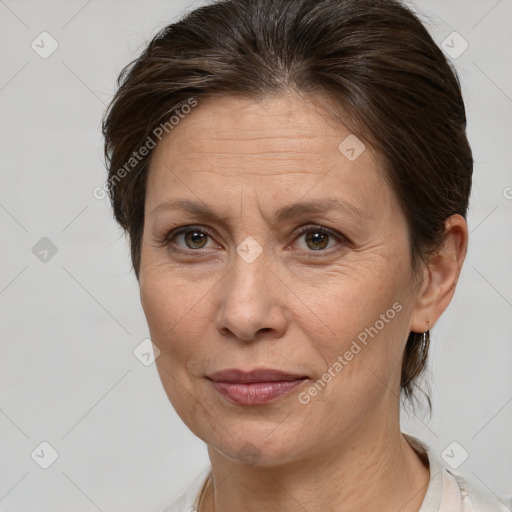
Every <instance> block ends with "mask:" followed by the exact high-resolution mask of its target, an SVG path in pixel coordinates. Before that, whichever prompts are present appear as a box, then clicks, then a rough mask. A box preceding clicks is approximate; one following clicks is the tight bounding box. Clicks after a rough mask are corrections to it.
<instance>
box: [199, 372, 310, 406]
mask: <svg viewBox="0 0 512 512" xmlns="http://www.w3.org/2000/svg"><path fill="white" fill-rule="evenodd" d="M207 378H208V379H209V380H210V382H211V383H212V386H213V387H214V389H215V390H216V391H217V392H218V393H220V394H221V395H222V396H223V397H224V398H226V399H227V400H228V401H229V402H231V403H234V404H238V405H259V404H265V403H268V402H271V401H273V400H276V399H277V398H280V397H282V396H284V395H287V394H289V393H291V392H292V391H293V390H295V389H296V388H297V387H298V386H300V385H302V384H303V383H304V382H305V381H306V380H308V377H307V376H305V375H300V374H295V373H288V372H283V371H280V370H274V369H267V368H263V369H256V370H251V371H248V372H246V371H242V370H238V369H229V370H223V371H220V372H216V373H213V374H211V375H209V376H207Z"/></svg>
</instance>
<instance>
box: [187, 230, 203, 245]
mask: <svg viewBox="0 0 512 512" xmlns="http://www.w3.org/2000/svg"><path fill="white" fill-rule="evenodd" d="M189 233H192V234H191V235H190V236H189V239H191V243H192V245H193V244H196V243H201V241H204V235H203V233H198V232H197V231H189ZM203 245H204V244H203ZM201 247H202V245H201Z"/></svg>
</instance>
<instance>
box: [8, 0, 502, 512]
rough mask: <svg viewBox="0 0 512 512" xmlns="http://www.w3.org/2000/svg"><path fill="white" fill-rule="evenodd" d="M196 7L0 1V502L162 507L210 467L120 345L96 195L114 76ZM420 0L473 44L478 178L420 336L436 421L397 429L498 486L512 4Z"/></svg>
mask: <svg viewBox="0 0 512 512" xmlns="http://www.w3.org/2000/svg"><path fill="white" fill-rule="evenodd" d="M201 3H202V2H191V1H176V0H172V1H169V0H166V1H163V0H151V1H144V2H143V1H133V0H132V1H120V0H119V1H113V0H111V1H99V0H92V1H89V2H87V1H83V0H73V1H67V2H64V1H46V0H44V1H37V2H36V1H23V0H18V1H15V0H5V1H4V0H0V20H1V21H0V38H1V48H2V53H1V56H0V59H1V63H0V72H1V75H0V106H1V117H0V124H1V130H2V131H1V139H0V140H1V187H0V223H1V248H2V249H1V259H0V265H1V270H0V311H1V318H0V322H1V323H0V329H1V334H2V338H1V345H0V347H1V356H0V434H1V438H0V510H2V511H5V512H12V511H23V512H31V511H34V512H36V511H37V512H42V511H52V512H53V511H68V512H69V510H74V511H75V512H81V511H83V512H89V511H91V512H92V511H97V510H100V511H103V512H107V511H124V512H128V511H140V510H147V511H150V510H153V511H158V510H160V509H161V508H163V507H164V506H165V505H166V504H167V503H168V502H169V501H170V500H171V499H172V498H173V497H174V496H175V495H176V494H179V493H180V492H181V491H182V490H183V489H184V488H185V486H186V485H187V484H188V482H190V480H191V479H192V478H194V477H195V476H196V475H197V473H198V471H199V470H201V469H202V468H203V467H204V466H205V465H206V464H207V463H208V459H207V454H206V449H205V446H204V444H203V443H202V441H200V440H198V439H197V438H195V437H194V436H193V435H192V434H191V433H190V432H189V431H188V430H187V428H186V427H185V426H184V425H183V424H182V422H181V420H180V419H179V418H178V417H177V415H176V413H175V412H174V411H173V409H172V407H171V405H170V403H169V402H168V399H167V397H166V395H165V393H164V391H163V388H162V386H161V384H160V380H159V378H158V374H157V372H156V368H155V366H154V364H153V365H151V366H147V367H146V366H144V365H143V364H142V363H141V362H140V361H139V360H138V359H137V358H136V357H135V356H134V354H133V350H134V349H135V347H137V346H138V345H139V344H140V343H141V341H142V340H143V339H144V338H146V337H148V328H147V326H146V323H145V318H144V315H143V312H142V309H141V306H140V303H139V296H138V286H137V282H136V280H135V277H134V275H133V273H132V272H131V269H130V260H129V252H128V246H127V243H126V242H125V241H124V239H123V237H122V236H121V231H120V229H119V228H118V227H117V226H116V224H115V223H114V221H113V220H112V215H111V213H110V209H109V203H108V200H107V199H104V200H97V199H95V198H94V197H93V194H92V191H93V189H94V188H95V187H97V186H101V185H102V184H103V182H104V180H105V169H104V166H103V160H102V138H101V135H100V119H101V116H102V113H103V111H104V109H105V105H106V103H107V102H108V101H109V99H110V98H111V96H112V94H113V92H114V88H115V80H116V78H117V75H118V73H119V71H120V70H121V68H122V67H123V66H124V65H125V64H127V63H128V61H130V60H131V59H132V58H133V57H135V56H136V55H138V53H139V52H140V50H141V48H142V45H143V43H144V42H145V41H147V40H148V39H149V38H151V36H152V35H154V33H155V32H156V30H157V29H159V28H161V27H163V26H164V25H166V24H168V23H169V22H171V21H173V20H175V19H177V17H179V15H180V13H182V12H183V10H184V9H185V8H191V7H194V6H198V5H200V4H201ZM416 5H417V6H418V8H419V9H420V10H421V12H422V13H424V14H425V15H426V16H429V18H430V21H428V27H429V29H430V31H431V33H432V34H433V37H434V38H435V40H436V42H438V43H439V44H441V42H442V41H443V40H445V38H446V37H447V36H449V35H450V34H451V33H452V32H453V31H457V32H458V33H460V34H461V35H462V37H463V38H464V39H465V40H466V41H467V42H468V43H469V48H468V49H467V50H466V51H465V52H464V53H463V54H462V55H461V56H460V57H458V58H457V59H454V63H455V64H456V66H457V69H458V71H459V73H460V77H461V81H462V85H463V92H464V95H465V100H466V104H467V113H468V119H469V129H468V132H469V138H470V142H471V144H472V147H473V150H474V157H475V174H474V188H473V194H472V199H471V211H470V214H469V225H470V230H471V236H470V247H469V254H468V257H467V261H466V264H465V267H464V270H463V272H462V276H461V280H460V284H459V287H458V290H457V293H456V296H455V298H454V300H453V302H452V304H451V306H450V307H449V310H448V312H447V313H446V314H445V315H444V316H443V317H442V319H441V320H440V322H439V323H438V324H437V325H436V326H435V328H434V330H433V335H432V351H431V372H430V373H431V375H430V379H431V381H432V385H433V403H434V414H433V417H432V419H431V420H429V419H428V418H425V417H423V416H421V415H420V416H415V415H414V414H409V415H408V416H405V417H404V429H405V431H407V432H409V433H412V434H414V435H416V436H418V437H420V438H421V439H423V440H425V441H426V442H427V443H429V444H430V445H431V446H432V447H433V448H434V449H435V450H436V452H437V453H438V454H441V453H442V452H443V450H444V449H445V448H446V447H447V446H448V445H449V444H450V443H452V442H453V441H457V443H459V445H460V447H462V448H463V449H464V450H466V451H467V452H468V454H469V457H468V459H467V460H466V461H465V462H464V463H463V464H462V465H461V466H460V468H459V470H458V471H459V472H460V473H462V474H464V475H465V476H467V477H469V478H471V479H472V480H473V481H475V482H477V483H480V485H485V486H488V488H490V489H491V490H492V491H493V492H495V493H498V494H501V495H504V496H510V495H511V494H512V436H511V432H512V428H511V427H512V372H511V362H512V343H511V342H512V335H511V327H510V320H511V319H512V271H511V268H510V265H511V262H512V234H511V231H512V230H511V224H512V222H511V219H512V188H510V187H512V173H511V171H510V169H511V162H512V143H511V134H512V130H511V124H512V115H511V114H512V99H511V98H512V88H511V84H512V80H511V78H512V73H511V58H510V48H511V47H512V30H511V26H510V20H511V19H512V2H511V1H510V0H501V1H496V0H472V1H467V0H465V1H446V0H425V1H423V0H418V1H417V2H416ZM43 31H47V32H49V33H50V34H51V36H52V37H53V38H54V39H55V40H56V41H57V42H58V45H59V46H58V49H57V50H56V51H55V52H54V53H53V54H52V55H51V56H49V57H48V58H47V59H43V58H41V57H40V56H39V55H38V54H37V53H36V52H35V51H34V50H33V49H32V48H31V43H32V41H33V40H36V42H37V41H38V39H37V38H38V36H39V34H40V33H41V32H43ZM39 44H40V45H41V43H39ZM46 44H48V41H47V43H46ZM454 44H455V43H454ZM457 44H459V43H457ZM46 48H48V46H46ZM43 237H47V238H49V239H50V240H51V241H52V242H53V244H55V246H56V247H57V253H56V254H55V255H54V256H53V257H50V255H51V253H50V254H49V255H48V257H47V259H48V261H47V262H43V261H40V259H39V258H38V257H36V255H35V254H34V253H33V252H32V248H33V247H34V245H35V244H36V243H37V242H38V241H39V240H40V239H41V238H43ZM39 256H40V257H43V256H44V255H43V254H40V255H39ZM43 441H46V442H48V443H49V444H50V445H51V446H53V447H54V449H55V450H56V451H57V452H58V454H59V456H58V458H57V460H56V461H55V462H54V463H53V464H52V465H51V466H50V467H49V468H48V469H42V468H41V467H39V465H38V464H36V462H35V461H34V460H33V459H32V458H31V453H32V452H33V451H34V450H35V449H36V448H38V447H39V445H40V443H41V442H43ZM460 447H459V446H458V445H456V447H455V452H453V453H455V455H456V456H457V457H461V456H462V455H461V454H463V452H462V451H461V448H460ZM40 450H41V449H39V452H37V453H39V454H40V459H39V460H42V459H44V457H47V456H48V453H49V452H48V450H47V449H46V452H44V450H45V449H44V447H43V452H44V453H45V454H44V456H43V455H41V453H42V452H41V451H40Z"/></svg>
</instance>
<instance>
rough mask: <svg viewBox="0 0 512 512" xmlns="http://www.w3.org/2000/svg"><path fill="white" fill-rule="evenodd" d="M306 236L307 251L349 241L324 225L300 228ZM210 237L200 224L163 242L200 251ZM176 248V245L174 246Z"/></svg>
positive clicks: (321, 249) (172, 235) (177, 231)
mask: <svg viewBox="0 0 512 512" xmlns="http://www.w3.org/2000/svg"><path fill="white" fill-rule="evenodd" d="M301 237H304V238H303V240H304V242H305V248H304V247H302V248H301V249H303V250H304V251H306V252H310V253H311V252H328V250H329V249H331V248H332V247H333V245H336V241H338V243H342V244H343V243H345V244H346V243H348V242H349V241H348V239H346V237H344V236H343V235H341V234H340V233H336V232H335V231H331V230H330V229H327V228H324V227H322V226H304V227H302V228H301V229H300V231H299V235H298V238H299V239H300V238H301ZM208 238H212V235H211V232H210V231H209V230H208V229H207V228H204V227H199V226H182V227H180V228H177V229H175V230H173V231H171V232H170V233H169V234H168V235H167V236H166V237H165V240H164V242H163V245H166V246H172V245H175V246H177V247H179V248H180V249H177V250H182V249H183V250H184V251H187V250H192V251H200V250H201V249H207V248H208V247H207V244H208ZM172 249H175V247H172Z"/></svg>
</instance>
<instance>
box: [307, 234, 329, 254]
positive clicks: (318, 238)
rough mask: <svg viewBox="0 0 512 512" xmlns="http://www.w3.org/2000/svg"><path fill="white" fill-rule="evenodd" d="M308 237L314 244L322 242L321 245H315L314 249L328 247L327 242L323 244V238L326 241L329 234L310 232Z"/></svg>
mask: <svg viewBox="0 0 512 512" xmlns="http://www.w3.org/2000/svg"><path fill="white" fill-rule="evenodd" d="M307 238H308V242H309V241H312V243H313V244H319V243H320V244H321V247H313V248H314V250H319V249H324V248H325V247H326V244H325V243H323V244H322V240H323V241H324V242H325V240H326V239H327V235H325V234H324V233H310V234H308V236H307Z"/></svg>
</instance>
